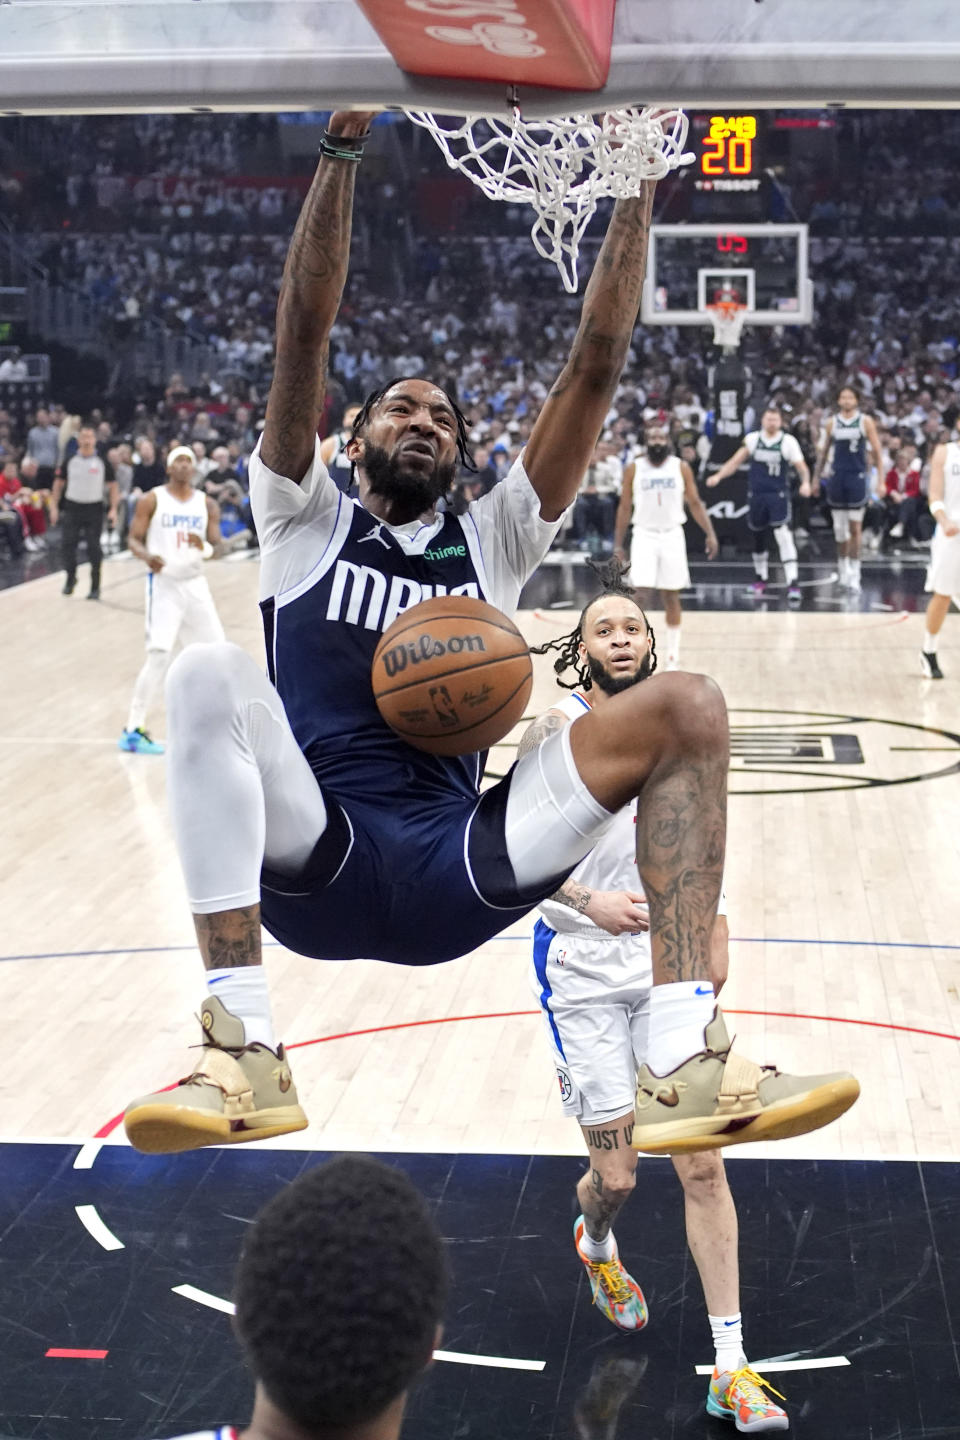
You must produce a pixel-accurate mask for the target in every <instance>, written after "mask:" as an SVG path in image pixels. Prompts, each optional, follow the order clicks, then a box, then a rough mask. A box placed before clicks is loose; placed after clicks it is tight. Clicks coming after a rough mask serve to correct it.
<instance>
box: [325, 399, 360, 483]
mask: <svg viewBox="0 0 960 1440" xmlns="http://www.w3.org/2000/svg"><path fill="white" fill-rule="evenodd" d="M361 408H362V407H361V406H360V405H348V406H347V408H346V410H344V412H343V419H342V420H341V422H340V428H339V430H337V431H336V433H335V434H333V435H328V436H327V438H326V440H324V441H322V442H321V445H320V459H321V460H322V461H323V463H324V465H326V467H327V469H328V470H329V472H330V479H331V480H332V481H333V482H334V484H335V485H336V487H337V489H338V490H342V491H343V493H344V494H345V495H349V493H350V487H351V486H352V485H353V484H354V474H353V461H352V460H351V459H350V456H349V455H348V454H347V446H348V445H349V444H350V441H351V440H352V439H353V427H354V425H355V424H356V419H357V416H358V415H359V414H360V410H361Z"/></svg>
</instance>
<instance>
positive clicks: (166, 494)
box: [117, 445, 225, 755]
mask: <svg viewBox="0 0 960 1440" xmlns="http://www.w3.org/2000/svg"><path fill="white" fill-rule="evenodd" d="M167 475H168V479H167V483H166V485H159V486H157V488H156V489H154V490H148V491H147V493H146V495H143V496H141V498H140V499H139V500H138V501H137V508H136V510H135V511H134V515H133V521H132V523H131V525H130V534H129V536H128V544H129V546H130V551H131V553H132V554H133V555H135V556H136V557H137V559H138V560H142V561H143V562H144V564H145V565H146V566H147V571H148V573H147V580H146V591H147V593H146V620H147V630H146V642H147V658H146V660H145V661H144V663H143V667H142V669H141V671H140V674H139V675H138V676H137V679H136V684H135V685H134V687H133V697H132V699H131V701H130V714H129V716H128V718H127V725H126V729H125V730H124V732H123V734H122V735H121V736H120V739H119V741H118V742H117V744H118V747H119V749H121V750H127V751H131V752H132V753H133V754H136V755H162V754H163V746H162V745H161V744H160V743H159V742H158V741H156V740H153V739H151V737H150V735H149V733H148V731H147V719H148V716H149V713H150V710H151V707H152V706H153V705H154V704H155V703H156V700H157V698H158V696H159V694H160V691H161V689H162V687H163V681H164V678H165V676H166V673H167V671H168V670H169V668H170V662H171V660H172V659H173V651H174V648H175V646H176V645H177V644H178V643H179V644H181V645H189V644H191V643H192V642H197V641H215V640H223V639H224V638H225V636H224V633H223V626H222V625H221V623H220V616H219V615H218V614H217V608H216V606H215V605H214V603H213V596H212V595H211V594H210V586H209V585H208V584H207V582H206V579H205V577H204V576H203V575H202V574H201V570H202V568H203V562H204V560H205V559H209V558H210V557H211V556H212V555H213V554H214V553H216V551H217V550H218V549H219V547H220V545H221V540H220V509H219V506H218V505H217V502H216V501H215V500H211V498H210V496H209V495H205V494H204V493H203V491H202V490H197V489H195V488H194V481H195V479H196V476H197V457H196V456H195V455H194V453H193V451H192V450H191V449H190V448H189V447H188V446H187V445H178V446H176V447H175V448H174V449H173V450H171V451H170V454H169V455H168V456H167Z"/></svg>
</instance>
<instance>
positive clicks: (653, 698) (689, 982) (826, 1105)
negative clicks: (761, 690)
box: [570, 673, 860, 1154]
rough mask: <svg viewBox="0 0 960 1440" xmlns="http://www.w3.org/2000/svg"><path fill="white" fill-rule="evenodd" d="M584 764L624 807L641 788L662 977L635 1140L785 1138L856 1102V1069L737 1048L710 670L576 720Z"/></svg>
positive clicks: (641, 838) (692, 1143)
mask: <svg viewBox="0 0 960 1440" xmlns="http://www.w3.org/2000/svg"><path fill="white" fill-rule="evenodd" d="M570 746H571V750H572V753H573V758H574V762H575V764H576V767H577V769H578V771H579V773H580V775H581V777H582V779H583V781H584V783H585V784H586V785H587V786H588V788H589V789H590V791H591V792H592V794H593V796H594V798H595V799H596V800H598V801H599V802H600V804H601V805H603V806H605V807H606V808H607V809H608V810H611V811H615V810H618V809H620V807H621V806H623V805H625V804H627V803H628V801H629V800H630V798H631V796H633V795H638V794H639V805H638V809H637V866H638V868H639V871H640V878H641V881H642V887H643V892H644V894H645V895H646V897H647V903H648V905H649V907H650V937H651V949H652V952H653V979H654V988H653V993H652V996H651V1006H650V1039H649V1046H648V1051H647V1063H646V1064H645V1065H643V1066H641V1068H640V1071H639V1074H638V1079H637V1097H636V1125H635V1128H634V1132H633V1145H634V1147H635V1148H636V1149H638V1150H645V1151H648V1152H649V1153H651V1154H674V1153H684V1152H689V1151H696V1150H711V1149H718V1148H720V1147H721V1146H726V1145H736V1144H742V1143H744V1142H745V1141H748V1140H779V1139H783V1138H785V1137H787V1136H789V1135H802V1134H805V1133H806V1132H807V1131H808V1130H816V1129H818V1128H819V1127H820V1126H821V1125H826V1124H828V1123H829V1122H830V1121H831V1120H835V1119H836V1118H837V1117H838V1116H839V1115H842V1114H843V1112H844V1111H845V1110H847V1109H849V1107H850V1106H851V1105H852V1104H853V1103H854V1101H855V1100H856V1098H857V1096H858V1095H859V1093H860V1087H859V1085H858V1083H857V1081H856V1080H855V1079H854V1078H853V1076H852V1075H847V1074H842V1073H841V1074H831V1075H813V1076H792V1075H785V1074H782V1073H781V1072H780V1071H779V1070H777V1069H776V1067H775V1066H772V1065H765V1066H761V1065H757V1064H755V1063H754V1062H753V1061H751V1060H747V1059H745V1058H744V1057H743V1056H740V1055H737V1054H732V1053H731V1048H730V1040H729V1038H728V1035H727V1029H726V1025H725V1024H724V1020H723V1016H722V1014H721V1012H720V1010H719V1009H718V1008H717V1006H716V1003H715V1000H714V995H713V985H712V982H711V980H710V969H709V959H710V948H709V940H710V936H711V934H712V931H713V923H714V919H715V917H716V913H717V901H718V899H719V896H720V884H721V877H722V874H723V860H724V850H725V832H726V802H727V767H728V764H729V754H730V741H729V733H728V729H727V715H726V706H725V705H724V701H723V696H722V695H721V693H720V691H719V689H718V688H717V686H716V685H715V684H714V683H713V681H711V680H709V679H707V678H706V677H705V676H702V675H685V674H681V673H676V674H673V675H663V676H657V675H654V676H652V677H651V679H650V680H648V681H646V682H644V684H642V685H636V686H634V687H633V688H632V689H630V690H627V691H625V692H624V693H623V694H622V695H617V696H615V697H614V698H613V700H612V701H611V703H610V704H608V705H603V706H598V707H597V708H596V709H595V710H593V711H591V713H590V714H589V715H585V716H584V717H583V718H582V719H580V720H578V721H577V723H576V724H575V725H573V726H571V727H570Z"/></svg>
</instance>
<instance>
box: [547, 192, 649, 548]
mask: <svg viewBox="0 0 960 1440" xmlns="http://www.w3.org/2000/svg"><path fill="white" fill-rule="evenodd" d="M655 189H656V184H655V182H654V181H651V180H648V181H645V182H644V186H643V191H642V193H641V194H640V195H638V196H637V197H636V198H635V199H631V200H618V201H617V204H616V207H615V208H614V212H613V216H612V218H611V220H610V225H609V227H608V229H607V234H606V238H605V240H604V242H603V246H602V247H601V250H600V254H599V255H598V257H597V263H596V265H595V266H594V270H593V274H592V275H591V276H590V283H589V285H588V286H587V289H586V294H585V295H584V297H583V310H582V312H581V316H580V328H579V329H578V331H577V334H576V337H575V338H574V341H573V347H572V349H571V351H570V358H569V360H568V361H567V363H566V365H565V366H564V368H563V371H562V372H561V374H560V378H559V379H558V380H557V382H556V384H555V385H554V387H553V389H552V390H551V392H550V394H549V395H548V397H547V400H546V403H545V404H544V407H543V409H542V410H541V412H540V415H539V416H538V418H537V423H536V424H535V425H534V427H533V432H532V434H531V436H530V441H529V443H528V445H527V448H526V453H525V455H524V466H525V468H526V471H527V474H528V475H529V477H530V483H531V484H532V486H533V488H534V490H536V492H537V494H538V495H539V497H540V513H541V515H542V516H543V518H544V519H545V520H556V519H557V518H558V516H560V515H561V514H562V513H563V511H564V510H565V509H566V508H567V506H568V505H570V504H572V502H573V499H574V497H575V496H576V493H577V488H578V486H579V484H580V481H581V480H582V479H583V475H584V472H585V471H586V469H587V466H588V465H589V463H590V457H591V455H592V454H593V449H594V446H595V445H596V443H597V440H598V439H599V437H600V429H601V427H602V425H603V421H604V417H605V416H606V414H607V411H608V410H609V409H610V402H611V401H612V399H613V396H614V393H615V391H616V388H617V384H618V383H619V380H620V374H621V372H622V370H623V367H624V364H625V363H626V359H627V352H628V350H629V349H630V341H631V338H632V336H633V327H634V325H635V324H636V321H637V311H638V310H639V309H640V296H641V292H642V290H643V280H644V276H645V274H646V269H647V243H648V239H649V233H650V219H651V215H652V212H653V193H654V190H655Z"/></svg>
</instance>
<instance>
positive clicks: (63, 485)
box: [50, 425, 117, 600]
mask: <svg viewBox="0 0 960 1440" xmlns="http://www.w3.org/2000/svg"><path fill="white" fill-rule="evenodd" d="M105 495H109V497H110V511H109V514H108V516H107V523H108V525H110V527H111V528H112V527H113V525H114V523H115V521H116V516H117V482H116V480H115V479H114V477H113V471H112V470H111V469H110V467H109V465H108V464H107V462H106V461H105V460H104V459H102V457H101V456H100V455H98V454H97V434H96V431H95V430H94V428H93V426H92V425H84V426H83V427H82V428H81V430H80V433H79V435H78V436H77V453H76V454H75V455H72V456H71V457H70V459H69V460H68V461H67V464H66V473H65V475H58V476H57V478H56V479H55V480H54V482H53V505H52V507H51V516H50V518H51V520H52V521H53V523H54V524H56V523H57V519H58V518H59V515H60V510H61V501H62V509H63V531H62V533H61V547H62V553H63V567H64V569H65V570H66V572H67V575H66V579H65V580H64V582H63V593H64V595H72V594H73V592H74V589H75V588H76V584H77V548H78V546H79V544H80V539H81V536H82V537H83V538H84V539H85V540H86V542H87V558H88V560H89V561H90V593H89V595H88V596H87V599H88V600H99V599H100V562H101V559H102V551H101V549H100V532H101V531H102V529H103V506H104V497H105Z"/></svg>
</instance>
